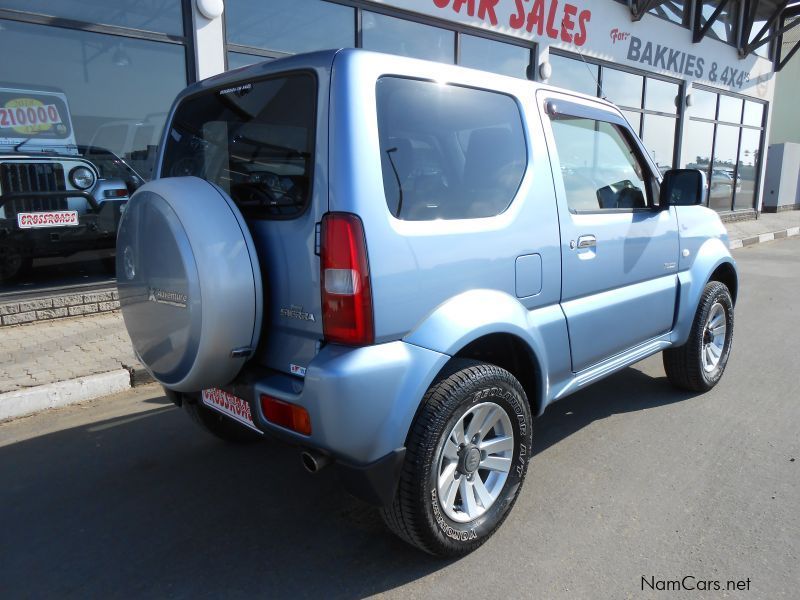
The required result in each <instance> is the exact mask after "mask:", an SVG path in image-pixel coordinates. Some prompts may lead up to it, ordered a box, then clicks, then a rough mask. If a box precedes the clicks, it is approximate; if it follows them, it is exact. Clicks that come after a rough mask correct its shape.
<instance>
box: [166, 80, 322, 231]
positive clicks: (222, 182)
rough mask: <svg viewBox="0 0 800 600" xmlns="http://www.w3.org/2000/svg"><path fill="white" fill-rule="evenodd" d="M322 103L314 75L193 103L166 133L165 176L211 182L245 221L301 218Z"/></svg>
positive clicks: (268, 82) (257, 84) (230, 91)
mask: <svg viewBox="0 0 800 600" xmlns="http://www.w3.org/2000/svg"><path fill="white" fill-rule="evenodd" d="M315 100H316V83H315V80H314V78H313V76H311V75H310V74H296V75H283V76H281V77H278V78H273V79H267V80H262V81H258V82H252V83H244V84H241V85H237V86H234V87H229V88H225V89H221V90H215V91H213V92H208V93H204V94H202V95H199V96H194V97H192V98H189V99H188V100H186V101H184V102H183V103H182V104H181V105H180V106H178V108H177V110H176V112H175V116H174V118H173V121H172V123H171V124H170V128H169V130H168V132H167V145H166V149H165V152H164V160H163V164H162V168H161V176H162V177H180V176H187V175H194V176H196V177H200V178H202V179H206V180H208V181H212V182H214V183H216V184H217V185H219V186H220V187H221V188H222V189H223V190H225V191H226V192H227V193H228V194H229V195H230V196H231V197H232V198H233V200H234V201H235V202H236V204H237V205H238V206H239V209H240V210H241V211H242V214H243V215H244V216H245V217H246V218H289V217H294V216H297V215H299V214H300V213H301V212H303V210H304V209H305V207H306V205H307V203H308V199H309V196H310V191H311V169H312V164H313V147H314V130H315V127H314V124H315V120H316V102H315Z"/></svg>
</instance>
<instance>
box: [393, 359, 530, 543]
mask: <svg viewBox="0 0 800 600" xmlns="http://www.w3.org/2000/svg"><path fill="white" fill-rule="evenodd" d="M451 365H452V368H449V369H448V372H447V374H445V375H444V376H443V377H440V378H439V379H438V380H437V381H435V382H434V383H433V384H432V385H431V387H430V388H429V389H428V391H427V392H426V394H425V397H424V398H423V400H422V405H421V407H420V409H419V411H418V412H417V416H416V417H415V419H414V423H413V424H412V426H411V430H410V432H409V434H408V438H407V440H406V458H405V463H404V465H403V470H402V473H401V476H400V482H399V485H398V490H397V494H396V496H395V498H394V501H393V502H392V504H391V505H389V506H388V507H385V508H384V509H383V511H382V512H383V518H384V521H385V522H386V524H387V526H388V527H389V529H390V530H391V531H392V532H394V533H395V534H397V535H398V536H399V537H400V538H401V539H403V540H405V541H406V542H408V543H409V544H411V545H413V546H416V547H417V548H420V549H421V550H424V551H425V552H428V553H430V554H434V555H439V556H461V555H464V554H467V553H469V552H472V551H473V550H475V549H476V548H478V547H479V546H480V545H481V544H483V543H484V542H485V541H486V540H487V539H489V537H490V536H491V535H492V534H493V533H494V532H495V531H496V530H497V528H498V527H499V526H500V525H501V524H502V522H503V521H504V520H505V518H506V516H507V515H508V513H509V511H510V510H511V507H512V506H513V505H514V502H515V501H516V499H517V497H518V495H519V492H520V490H521V489H522V483H523V481H524V479H525V473H526V471H527V468H528V461H529V459H530V456H531V449H532V418H531V412H530V407H529V405H528V399H527V397H526V396H525V392H524V391H523V389H522V386H521V385H520V384H519V382H518V381H517V380H516V379H515V378H514V376H513V375H511V373H509V372H508V371H506V370H504V369H501V368H500V367H497V366H495V365H490V364H483V363H478V362H475V361H466V360H458V361H453V363H451ZM487 402H491V403H494V404H496V405H498V406H499V407H500V408H502V409H503V410H504V411H505V414H506V416H507V417H508V419H509V422H508V423H509V425H510V430H511V431H512V432H513V442H512V443H513V446H512V448H513V449H512V450H508V451H507V452H510V453H513V454H512V456H511V462H510V469H509V470H508V472H507V478H506V480H505V483H504V484H503V485H502V488H500V491H499V494H498V495H497V497H496V500H495V501H494V502H493V503H491V504H489V508H488V509H484V510H485V512H484V513H483V514H482V515H480V516H478V517H477V518H475V519H474V520H472V521H468V522H458V521H455V520H453V519H451V518H450V517H449V516H448V515H447V514H446V512H445V508H444V506H443V505H442V504H441V503H440V501H439V494H438V493H437V478H438V469H439V456H440V450H441V449H442V448H443V445H444V444H445V443H446V442H447V440H448V438H449V436H450V433H451V431H452V430H453V428H454V427H455V425H456V424H457V423H458V422H459V421H460V420H461V418H462V417H463V416H464V415H466V414H467V413H469V412H470V410H471V409H475V410H480V407H479V406H478V405H479V404H481V403H487ZM476 407H477V408H476ZM474 414H477V413H474ZM467 418H477V417H467ZM487 422H488V421H487ZM488 431H494V430H493V429H491V428H490V429H488ZM467 432H468V428H467ZM468 441H469V440H468ZM465 449H466V448H464V447H461V450H460V451H459V455H460V453H461V451H463V450H465ZM462 464H465V462H464V463H462V462H459V463H458V465H459V467H458V468H459V469H461V468H462V467H461V465H462ZM464 468H465V469H466V468H467V467H464ZM473 469H474V467H473ZM465 472H466V471H465ZM481 473H484V474H485V472H484V471H482V470H480V468H478V469H477V470H474V472H471V474H470V475H458V474H457V475H454V477H455V478H456V480H457V478H458V477H466V478H467V479H468V480H469V481H473V480H474V478H475V477H481ZM460 493H461V492H458V494H459V496H460ZM476 493H477V492H476ZM456 497H457V496H453V500H452V502H453V506H455V504H456V501H455V498H456ZM477 497H478V496H475V498H477ZM462 505H463V500H462Z"/></svg>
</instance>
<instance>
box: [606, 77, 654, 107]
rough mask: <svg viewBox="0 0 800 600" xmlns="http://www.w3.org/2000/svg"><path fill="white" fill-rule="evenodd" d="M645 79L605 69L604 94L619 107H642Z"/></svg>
mask: <svg viewBox="0 0 800 600" xmlns="http://www.w3.org/2000/svg"><path fill="white" fill-rule="evenodd" d="M643 82H644V77H642V76H641V75H634V74H633V73H627V72H625V71H620V70H618V69H609V68H604V69H603V82H602V85H603V94H604V96H605V98H606V99H607V100H610V101H611V102H613V103H614V104H616V105H618V106H630V107H633V108H641V107H642V85H643Z"/></svg>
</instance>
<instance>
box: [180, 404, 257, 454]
mask: <svg viewBox="0 0 800 600" xmlns="http://www.w3.org/2000/svg"><path fill="white" fill-rule="evenodd" d="M183 407H184V408H185V409H186V412H187V413H189V416H190V417H191V418H192V421H194V422H195V423H197V425H199V426H200V428H202V429H204V430H205V431H207V432H208V433H210V434H211V435H213V436H215V437H218V438H219V439H221V440H224V441H226V442H231V443H233V444H252V443H254V442H260V441H261V440H262V436H261V435H259V434H258V433H256V432H255V431H251V430H249V429H248V428H247V427H245V426H244V425H239V424H238V423H237V422H236V421H234V420H232V419H229V418H228V417H225V416H223V415H222V414H220V413H218V412H216V411H213V410H211V409H210V408H206V407H205V406H203V405H202V404H200V403H199V402H189V400H188V399H186V398H184V401H183Z"/></svg>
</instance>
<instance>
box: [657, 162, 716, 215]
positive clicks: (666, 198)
mask: <svg viewBox="0 0 800 600" xmlns="http://www.w3.org/2000/svg"><path fill="white" fill-rule="evenodd" d="M658 203H659V205H660V206H661V207H662V208H667V207H668V206H694V205H696V204H705V203H706V176H705V173H703V172H702V171H700V170H698V169H670V170H669V171H667V172H666V173H664V178H663V179H662V180H661V193H660V195H659V202H658Z"/></svg>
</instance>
